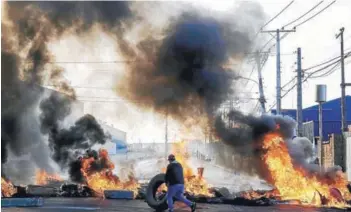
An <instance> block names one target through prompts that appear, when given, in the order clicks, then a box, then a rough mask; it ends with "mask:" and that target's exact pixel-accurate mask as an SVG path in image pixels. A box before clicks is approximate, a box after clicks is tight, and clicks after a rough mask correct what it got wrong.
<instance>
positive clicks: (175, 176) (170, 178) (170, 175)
mask: <svg viewBox="0 0 351 212" xmlns="http://www.w3.org/2000/svg"><path fill="white" fill-rule="evenodd" d="M165 181H166V184H168V185H176V184H184V175H183V167H182V165H181V164H180V163H178V162H177V161H173V162H171V163H170V164H169V165H168V166H167V171H166V177H165Z"/></svg>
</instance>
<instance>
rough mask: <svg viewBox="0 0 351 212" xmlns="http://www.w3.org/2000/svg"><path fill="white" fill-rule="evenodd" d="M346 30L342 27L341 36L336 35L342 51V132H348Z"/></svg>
mask: <svg viewBox="0 0 351 212" xmlns="http://www.w3.org/2000/svg"><path fill="white" fill-rule="evenodd" d="M344 30H345V28H344V27H342V28H341V29H340V32H339V34H337V35H336V39H338V38H339V37H340V50H341V57H340V62H341V85H340V86H341V132H342V133H343V132H346V131H347V124H346V105H345V87H346V85H345V64H344Z"/></svg>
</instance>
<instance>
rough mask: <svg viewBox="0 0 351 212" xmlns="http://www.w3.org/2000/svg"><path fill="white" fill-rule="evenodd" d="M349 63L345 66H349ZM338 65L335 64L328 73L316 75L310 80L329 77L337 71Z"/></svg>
mask: <svg viewBox="0 0 351 212" xmlns="http://www.w3.org/2000/svg"><path fill="white" fill-rule="evenodd" d="M349 63H351V61H348V62H347V63H345V64H349ZM339 65H340V63H337V64H335V66H333V67H332V68H331V69H330V70H329V71H327V72H325V73H323V74H321V75H318V76H311V77H310V78H311V79H315V78H320V77H327V76H329V75H331V74H332V73H334V72H335V71H336V70H337V68H338V67H339Z"/></svg>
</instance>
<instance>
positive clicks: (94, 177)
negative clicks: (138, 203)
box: [81, 149, 140, 196]
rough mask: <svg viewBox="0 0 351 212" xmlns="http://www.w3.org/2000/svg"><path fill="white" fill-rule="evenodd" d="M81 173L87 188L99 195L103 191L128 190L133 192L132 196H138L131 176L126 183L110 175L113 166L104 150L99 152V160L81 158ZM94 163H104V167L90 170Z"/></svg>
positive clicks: (136, 183)
mask: <svg viewBox="0 0 351 212" xmlns="http://www.w3.org/2000/svg"><path fill="white" fill-rule="evenodd" d="M81 162H82V168H81V172H82V174H83V176H84V177H85V181H86V183H87V185H88V186H89V188H91V189H93V190H94V191H95V192H97V193H98V194H100V195H103V191H104V190H115V189H116V190H128V191H133V192H134V196H136V195H137V194H138V189H139V187H140V185H139V184H138V182H137V181H136V179H135V178H134V176H133V174H132V173H131V174H130V175H129V179H128V180H127V181H124V182H122V181H121V180H120V179H119V178H118V176H116V175H115V174H113V173H112V171H113V170H114V168H115V166H114V164H113V163H112V161H111V160H110V158H109V156H108V152H107V151H106V150H105V149H100V150H99V158H98V159H97V160H96V159H95V158H94V157H88V158H82V161H81ZM94 163H100V164H101V163H104V166H103V167H102V168H101V169H99V170H95V169H92V166H93V165H94Z"/></svg>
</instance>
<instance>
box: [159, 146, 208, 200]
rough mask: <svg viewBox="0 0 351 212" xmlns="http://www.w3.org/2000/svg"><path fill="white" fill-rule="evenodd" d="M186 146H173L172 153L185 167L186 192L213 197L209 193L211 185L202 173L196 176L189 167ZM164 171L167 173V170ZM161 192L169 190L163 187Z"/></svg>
mask: <svg viewBox="0 0 351 212" xmlns="http://www.w3.org/2000/svg"><path fill="white" fill-rule="evenodd" d="M185 144H186V143H185V142H179V143H174V144H173V145H172V153H173V154H174V155H175V158H176V160H177V161H178V162H179V163H180V164H182V166H183V172H184V185H185V191H186V192H188V193H190V194H192V195H205V196H213V194H212V193H210V191H209V187H210V185H209V184H207V182H206V180H205V179H204V178H203V176H202V173H198V174H197V175H195V174H194V173H193V170H192V168H191V167H190V166H189V164H188V159H189V157H190V155H189V153H188V152H187V151H186V148H185ZM162 171H163V172H166V168H164V169H163V170H162ZM202 171H203V170H202ZM202 171H201V169H200V170H199V172H202ZM159 190H167V188H166V186H165V185H163V186H162V187H160V188H159Z"/></svg>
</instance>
